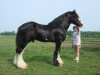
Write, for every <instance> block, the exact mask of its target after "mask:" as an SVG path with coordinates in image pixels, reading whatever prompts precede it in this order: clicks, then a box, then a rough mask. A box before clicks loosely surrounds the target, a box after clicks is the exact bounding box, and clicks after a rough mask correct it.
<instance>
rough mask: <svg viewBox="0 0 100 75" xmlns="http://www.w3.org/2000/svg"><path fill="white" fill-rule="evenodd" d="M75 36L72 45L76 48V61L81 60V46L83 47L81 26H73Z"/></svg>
mask: <svg viewBox="0 0 100 75" xmlns="http://www.w3.org/2000/svg"><path fill="white" fill-rule="evenodd" d="M73 30H74V32H73V37H72V47H73V48H74V49H75V61H76V62H79V56H80V48H81V38H80V30H79V27H77V26H74V27H73Z"/></svg>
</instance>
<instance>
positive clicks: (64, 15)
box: [48, 13, 67, 26]
mask: <svg viewBox="0 0 100 75" xmlns="http://www.w3.org/2000/svg"><path fill="white" fill-rule="evenodd" d="M66 17H67V15H66V13H64V14H62V15H60V16H58V17H57V18H55V19H54V20H53V21H51V22H50V23H48V25H53V26H58V25H60V24H61V23H62V21H63V20H64V18H66Z"/></svg>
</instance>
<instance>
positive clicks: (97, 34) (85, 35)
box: [0, 31, 100, 38]
mask: <svg viewBox="0 0 100 75" xmlns="http://www.w3.org/2000/svg"><path fill="white" fill-rule="evenodd" d="M72 34H73V31H67V32H66V35H67V37H72ZM0 35H1V36H2V35H5V36H9V35H10V36H15V35H16V33H15V31H11V32H8V31H5V32H1V33H0ZM81 37H83V38H100V32H94V31H81Z"/></svg>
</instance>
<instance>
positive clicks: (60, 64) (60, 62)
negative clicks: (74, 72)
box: [57, 53, 63, 66]
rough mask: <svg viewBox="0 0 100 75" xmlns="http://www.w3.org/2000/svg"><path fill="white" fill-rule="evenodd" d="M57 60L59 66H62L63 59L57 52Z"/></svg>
mask: <svg viewBox="0 0 100 75" xmlns="http://www.w3.org/2000/svg"><path fill="white" fill-rule="evenodd" d="M57 60H58V63H59V66H62V65H63V60H62V59H61V58H60V54H59V53H58V56H57Z"/></svg>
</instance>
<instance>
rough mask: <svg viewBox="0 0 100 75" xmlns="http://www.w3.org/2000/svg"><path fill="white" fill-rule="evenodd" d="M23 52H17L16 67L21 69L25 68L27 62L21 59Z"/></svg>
mask: <svg viewBox="0 0 100 75" xmlns="http://www.w3.org/2000/svg"><path fill="white" fill-rule="evenodd" d="M23 52H24V51H23ZM23 52H21V53H20V54H18V58H17V67H18V68H21V69H26V68H28V67H27V64H26V63H25V61H24V60H23Z"/></svg>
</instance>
